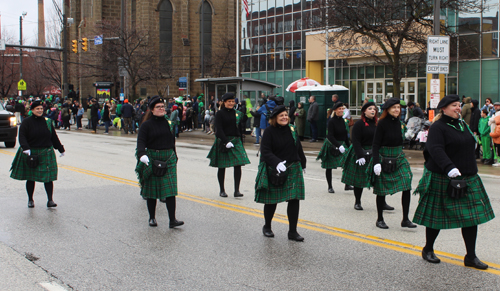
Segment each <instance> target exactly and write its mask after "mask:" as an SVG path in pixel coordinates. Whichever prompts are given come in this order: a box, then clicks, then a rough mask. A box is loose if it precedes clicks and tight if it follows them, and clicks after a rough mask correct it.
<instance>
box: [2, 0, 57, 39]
mask: <svg viewBox="0 0 500 291" xmlns="http://www.w3.org/2000/svg"><path fill="white" fill-rule="evenodd" d="M0 2H1V4H0V15H1V21H2V38H6V37H7V36H11V37H13V41H14V43H16V44H18V43H19V16H21V15H22V14H23V12H28V14H27V15H26V17H25V18H24V20H23V39H24V43H25V44H26V45H36V43H37V40H38V36H37V35H38V0H0ZM54 2H56V3H58V4H59V5H61V2H62V1H61V0H55V1H54ZM44 6H45V31H46V32H45V34H46V35H47V33H48V32H47V31H48V30H49V29H51V27H52V28H54V26H55V25H56V24H57V22H58V21H59V20H58V18H57V17H56V16H55V15H56V14H55V13H54V4H53V1H52V0H44ZM61 8H62V6H61ZM7 43H12V42H11V41H8V42H7Z"/></svg>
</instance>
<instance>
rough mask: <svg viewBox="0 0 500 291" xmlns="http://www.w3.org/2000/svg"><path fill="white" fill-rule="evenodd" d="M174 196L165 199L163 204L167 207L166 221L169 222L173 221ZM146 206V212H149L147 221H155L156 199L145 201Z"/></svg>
mask: <svg viewBox="0 0 500 291" xmlns="http://www.w3.org/2000/svg"><path fill="white" fill-rule="evenodd" d="M175 201H176V200H175V196H171V197H167V198H166V199H165V204H166V205H167V211H168V219H170V221H175V207H176V206H175V205H176V202H175ZM146 203H147V205H148V212H149V219H155V218H156V199H151V198H148V199H147V202H146Z"/></svg>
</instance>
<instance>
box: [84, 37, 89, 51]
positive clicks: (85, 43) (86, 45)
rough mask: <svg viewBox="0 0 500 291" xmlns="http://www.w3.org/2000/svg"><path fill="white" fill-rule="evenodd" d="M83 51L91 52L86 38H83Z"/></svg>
mask: <svg viewBox="0 0 500 291" xmlns="http://www.w3.org/2000/svg"><path fill="white" fill-rule="evenodd" d="M82 50H83V51H84V52H86V51H88V50H89V40H88V39H87V38H86V37H82Z"/></svg>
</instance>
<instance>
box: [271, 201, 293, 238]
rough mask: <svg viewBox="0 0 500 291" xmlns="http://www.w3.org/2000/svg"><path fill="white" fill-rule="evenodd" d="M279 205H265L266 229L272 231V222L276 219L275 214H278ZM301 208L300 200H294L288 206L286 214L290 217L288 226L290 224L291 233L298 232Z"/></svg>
mask: <svg viewBox="0 0 500 291" xmlns="http://www.w3.org/2000/svg"><path fill="white" fill-rule="evenodd" d="M276 206H277V204H264V220H265V223H266V224H265V225H264V226H265V227H266V228H269V229H271V222H272V220H273V217H274V212H276ZM299 208H300V203H299V200H297V199H293V200H289V201H288V206H287V209H286V213H287V215H288V224H289V232H290V233H296V232H297V222H298V220H299Z"/></svg>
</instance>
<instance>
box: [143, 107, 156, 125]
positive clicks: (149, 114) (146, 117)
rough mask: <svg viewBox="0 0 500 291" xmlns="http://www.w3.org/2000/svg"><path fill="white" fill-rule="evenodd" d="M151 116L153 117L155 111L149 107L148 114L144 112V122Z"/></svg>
mask: <svg viewBox="0 0 500 291" xmlns="http://www.w3.org/2000/svg"><path fill="white" fill-rule="evenodd" d="M151 118H153V111H152V110H151V109H150V108H149V107H148V110H147V111H146V114H144V117H143V118H142V122H144V121H146V120H149V119H151Z"/></svg>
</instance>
